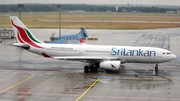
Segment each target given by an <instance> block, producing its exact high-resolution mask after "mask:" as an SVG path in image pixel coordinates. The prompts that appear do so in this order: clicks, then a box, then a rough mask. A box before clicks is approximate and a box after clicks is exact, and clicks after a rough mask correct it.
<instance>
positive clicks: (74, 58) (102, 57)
mask: <svg viewBox="0 0 180 101" xmlns="http://www.w3.org/2000/svg"><path fill="white" fill-rule="evenodd" d="M52 58H53V59H57V60H90V61H105V60H120V61H125V60H123V59H120V58H117V57H106V56H66V57H62V56H61V57H52Z"/></svg>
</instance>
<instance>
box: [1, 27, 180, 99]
mask: <svg viewBox="0 0 180 101" xmlns="http://www.w3.org/2000/svg"><path fill="white" fill-rule="evenodd" d="M31 31H32V32H33V33H34V35H35V36H37V37H38V38H39V39H40V40H43V41H44V40H49V37H50V36H51V33H58V29H31ZM78 31H79V29H62V33H63V34H76V33H78ZM87 32H88V34H89V37H90V38H98V40H97V41H86V43H88V44H101V45H123V46H125V45H131V46H151V47H160V48H165V49H169V50H170V51H171V52H172V53H173V54H175V55H176V56H177V58H176V59H175V60H173V61H171V62H167V63H161V64H159V72H158V76H153V69H154V66H155V64H133V63H127V64H123V65H122V66H121V70H120V71H119V72H110V71H104V70H99V72H98V73H84V70H83V68H84V66H85V65H86V64H85V63H81V62H75V61H58V60H53V59H47V58H44V57H42V56H39V55H36V54H33V53H30V52H27V51H25V50H20V49H18V48H17V47H14V46H11V45H12V43H13V42H15V40H14V39H12V40H3V42H2V43H0V57H1V58H0V78H1V80H0V101H180V96H179V95H180V86H179V85H180V57H179V56H180V28H169V29H149V30H93V29H87ZM56 36H58V34H56Z"/></svg>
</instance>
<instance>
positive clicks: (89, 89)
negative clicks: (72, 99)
mask: <svg viewBox="0 0 180 101" xmlns="http://www.w3.org/2000/svg"><path fill="white" fill-rule="evenodd" d="M99 80H100V78H98V79H96V81H94V83H93V84H92V85H91V86H89V88H88V89H86V91H85V92H84V93H82V94H81V96H79V98H78V99H77V100H76V101H79V100H80V99H81V98H82V97H83V96H84V95H85V94H86V93H87V92H88V91H89V90H90V89H91V88H92V87H93V86H94V85H95V84H96V83H97V82H98V81H99Z"/></svg>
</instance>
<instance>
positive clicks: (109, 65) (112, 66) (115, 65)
mask: <svg viewBox="0 0 180 101" xmlns="http://www.w3.org/2000/svg"><path fill="white" fill-rule="evenodd" d="M120 65H121V61H103V62H100V64H99V66H100V68H103V69H109V70H119V68H120Z"/></svg>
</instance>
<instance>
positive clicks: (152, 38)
mask: <svg viewBox="0 0 180 101" xmlns="http://www.w3.org/2000/svg"><path fill="white" fill-rule="evenodd" d="M156 34H157V33H155V34H154V36H153V38H152V40H151V42H150V43H149V45H148V47H150V46H151V44H152V42H153V41H154V38H155V36H156Z"/></svg>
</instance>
